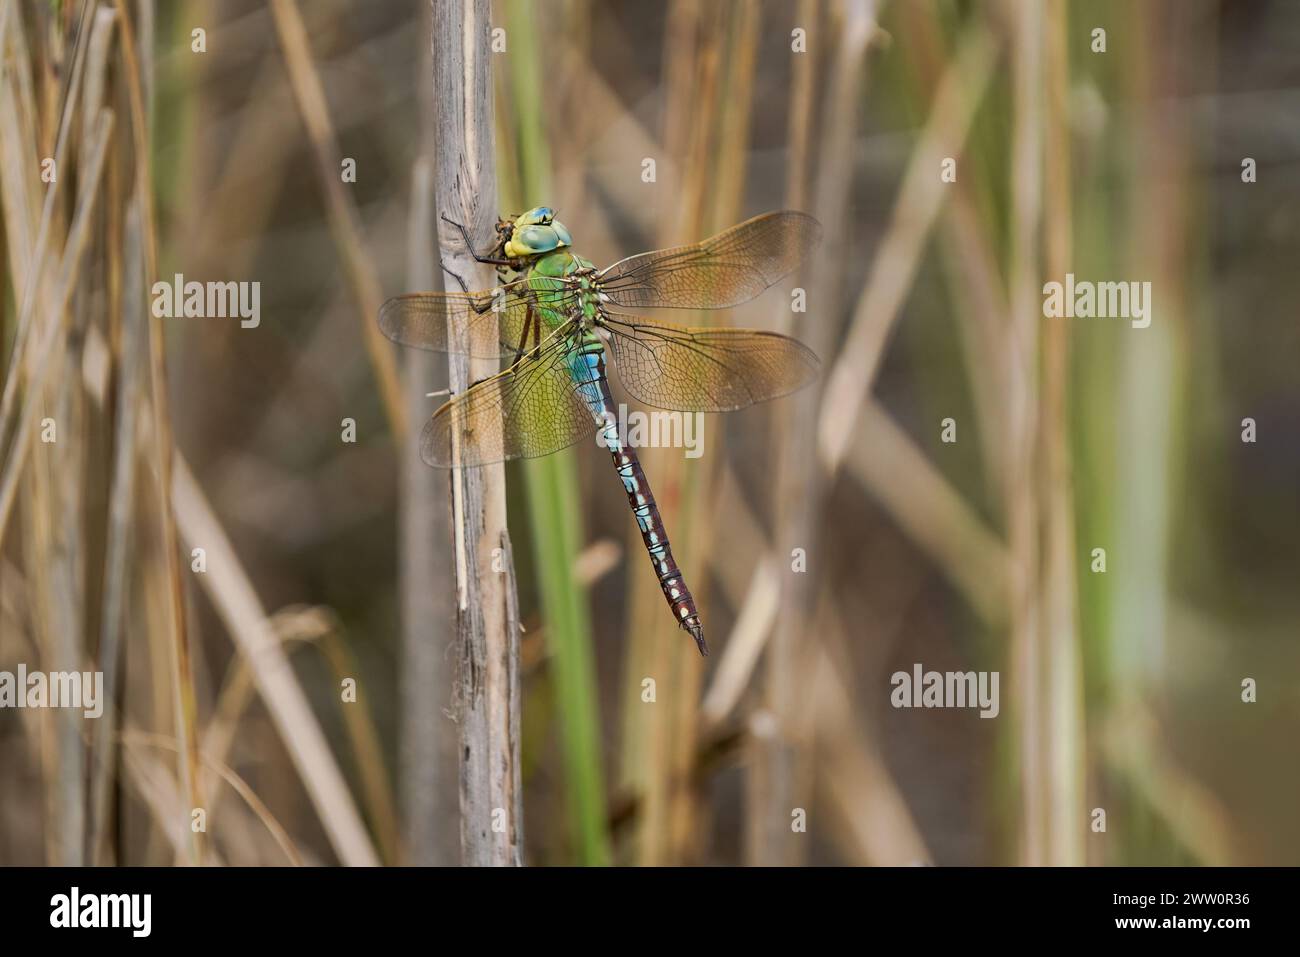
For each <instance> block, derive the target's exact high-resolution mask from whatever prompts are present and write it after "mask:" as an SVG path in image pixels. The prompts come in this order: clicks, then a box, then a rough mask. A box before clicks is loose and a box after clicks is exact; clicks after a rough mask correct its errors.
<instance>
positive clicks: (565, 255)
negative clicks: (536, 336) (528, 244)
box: [526, 249, 597, 331]
mask: <svg viewBox="0 0 1300 957" xmlns="http://www.w3.org/2000/svg"><path fill="white" fill-rule="evenodd" d="M591 268H592V265H591V263H589V262H587V260H585V259H583V258H582V257H581V256H575V255H573V253H571V252H569V251H568V250H567V249H557V250H555V251H554V252H550V253H546V254H544V255H541V256H538V257H537V258H536V259H535V260H533V263H532V265H531V266H529V267H528V274H527V277H526V278H527V280H528V285H529V287H530V288H531V289H532V290H533V292H534V293H535V295H536V297H537V303H538V305H539V306H540V307H541V313H542V322H543V323H544V324H545V325H546V328H547V330H548V331H549V330H551V329H556V328H558V327H559V326H560V325H562V324H563V323H564V322H566V321H567V320H568V319H569V318H570V312H571V310H572V309H573V305H572V301H571V300H570V301H566V300H567V298H568V294H569V292H570V291H571V290H572V288H573V286H574V284H575V283H576V284H577V286H578V289H579V297H578V301H579V303H580V304H581V306H582V315H583V318H584V319H587V320H591V319H594V318H595V316H596V302H597V300H596V292H595V289H594V288H593V286H592V284H591V280H592V277H591V275H584V276H576V277H575V276H574V274H575V273H577V272H579V271H580V270H590V269H591Z"/></svg>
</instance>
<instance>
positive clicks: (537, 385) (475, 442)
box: [420, 327, 596, 468]
mask: <svg viewBox="0 0 1300 957" xmlns="http://www.w3.org/2000/svg"><path fill="white" fill-rule="evenodd" d="M557 333H558V334H553V337H552V338H551V339H550V340H548V341H547V342H546V343H544V344H543V346H542V348H541V349H540V351H538V352H536V353H534V354H533V355H529V356H526V357H524V358H523V359H521V360H520V361H519V362H517V363H515V364H514V365H513V366H511V367H510V368H509V369H507V370H505V371H504V372H502V373H500V374H498V375H495V376H493V377H492V378H490V379H484V380H483V381H482V382H478V383H476V384H474V385H473V386H471V387H470V388H469V389H468V390H466V391H465V392H463V393H462V394H460V395H458V396H456V397H455V398H454V399H452V400H451V401H449V402H447V403H445V404H443V406H442V407H441V408H439V409H438V411H437V412H435V413H434V414H433V418H431V419H430V420H429V423H428V425H426V426H425V427H424V432H423V433H422V434H421V436H420V456H421V457H422V458H423V459H424V461H426V462H427V463H429V464H430V465H434V466H438V467H440V468H451V467H452V466H454V465H456V464H460V465H463V466H475V465H486V464H488V463H490V462H501V461H504V460H505V459H518V458H533V457H535V456H538V455H549V454H550V453H552V452H555V451H558V450H559V449H562V448H565V447H566V446H570V445H572V444H573V443H574V442H577V441H578V440H579V439H581V438H583V437H584V436H589V435H591V434H593V433H594V432H595V430H596V423H595V420H594V419H593V418H592V415H591V412H590V411H589V410H588V408H587V406H586V404H585V403H584V402H583V401H582V399H581V397H580V396H579V395H578V394H577V392H576V391H575V384H574V380H573V377H572V375H571V373H570V370H569V356H570V354H571V350H572V348H573V347H572V344H571V340H572V331H571V330H566V329H565V328H564V327H561V329H560V330H557ZM456 453H459V459H457V457H456Z"/></svg>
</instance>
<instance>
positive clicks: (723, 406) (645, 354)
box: [605, 315, 821, 412]
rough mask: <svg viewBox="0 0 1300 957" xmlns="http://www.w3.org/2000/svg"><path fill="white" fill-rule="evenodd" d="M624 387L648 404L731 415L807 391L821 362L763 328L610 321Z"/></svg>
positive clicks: (608, 325) (635, 319) (616, 364)
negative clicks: (750, 406)
mask: <svg viewBox="0 0 1300 957" xmlns="http://www.w3.org/2000/svg"><path fill="white" fill-rule="evenodd" d="M605 323H606V328H608V329H609V331H610V333H611V335H610V343H609V351H610V352H611V353H612V354H613V356H614V368H615V370H616V371H617V373H618V378H619V381H620V382H622V383H623V386H624V388H626V389H627V391H628V392H630V393H632V395H634V396H635V397H636V398H638V399H640V400H641V401H642V402H644V403H646V404H647V405H653V406H656V407H658V408H661V409H679V410H681V411H683V412H731V411H734V410H735V409H743V408H745V407H746V406H749V405H753V404H754V403H755V402H763V401H765V400H767V399H775V398H777V397H778V396H782V395H788V394H789V393H791V392H794V391H795V390H797V389H801V388H803V387H804V386H806V385H807V384H808V383H810V382H812V381H813V379H815V378H816V377H817V373H818V370H819V369H820V368H821V362H820V361H819V360H818V359H817V356H816V355H815V354H814V353H813V351H812V350H811V349H809V348H808V347H807V346H805V345H804V344H803V343H802V342H798V341H796V340H794V339H791V338H789V337H788V336H783V335H780V334H779V333H775V332H760V331H759V330H756V329H705V328H695V327H691V326H678V325H675V324H673V323H668V322H656V321H655V320H653V319H646V318H645V317H643V316H617V315H607V316H606V317H605Z"/></svg>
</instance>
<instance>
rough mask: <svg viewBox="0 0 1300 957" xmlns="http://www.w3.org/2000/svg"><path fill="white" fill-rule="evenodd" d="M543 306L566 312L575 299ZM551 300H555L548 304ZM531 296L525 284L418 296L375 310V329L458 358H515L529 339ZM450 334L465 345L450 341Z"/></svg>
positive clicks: (396, 339) (400, 298) (404, 342)
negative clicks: (376, 318) (458, 355)
mask: <svg viewBox="0 0 1300 957" xmlns="http://www.w3.org/2000/svg"><path fill="white" fill-rule="evenodd" d="M547 295H548V299H547V306H548V307H550V308H555V309H560V310H567V309H569V308H571V306H572V303H571V302H570V301H569V300H572V299H575V298H576V296H575V295H574V294H572V293H570V292H569V291H568V290H565V291H563V292H556V293H553V294H552V293H548V294H547ZM554 297H559V298H558V300H556V301H552V299H553V298H554ZM533 302H534V293H533V291H532V289H531V288H530V287H529V285H528V282H527V280H523V279H521V280H518V281H516V282H512V283H509V284H507V285H504V286H498V287H497V288H496V289H485V290H483V291H482V292H416V293H410V294H409V295H405V296H397V297H396V298H393V299H389V300H388V301H387V302H385V303H384V304H383V306H381V307H380V309H379V328H380V330H381V331H382V332H383V334H384V335H386V336H387V337H388V338H389V339H392V340H393V341H394V342H396V343H399V344H401V345H404V346H415V347H416V348H419V349H431V350H433V351H435V352H456V353H462V354H464V355H469V356H474V357H475V358H481V359H495V358H499V357H502V356H507V357H513V356H514V355H515V353H516V352H517V351H518V349H519V344H520V342H522V341H523V339H524V336H525V333H528V334H529V343H530V344H531V343H533V342H534V339H533V335H534V333H533V332H532V330H530V328H529V322H530V321H529V306H530V305H532V303H533ZM453 333H455V334H458V335H463V336H464V339H463V341H461V342H459V343H456V342H453V341H452V338H451V337H452V335H453Z"/></svg>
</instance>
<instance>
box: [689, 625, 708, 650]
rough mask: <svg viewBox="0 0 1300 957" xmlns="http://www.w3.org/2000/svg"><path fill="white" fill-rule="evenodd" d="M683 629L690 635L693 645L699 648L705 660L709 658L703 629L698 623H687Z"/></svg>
mask: <svg viewBox="0 0 1300 957" xmlns="http://www.w3.org/2000/svg"><path fill="white" fill-rule="evenodd" d="M684 627H685V628H686V630H687V631H689V632H690V633H691V637H692V638H694V639H695V644H697V645H698V646H699V648H700V654H701V655H702V656H704V657H705V658H707V657H709V646H708V645H706V644H705V643H704V629H703V628H702V627H701V626H700V623H699V622H698V621H688V622H686V624H685V626H684Z"/></svg>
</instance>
